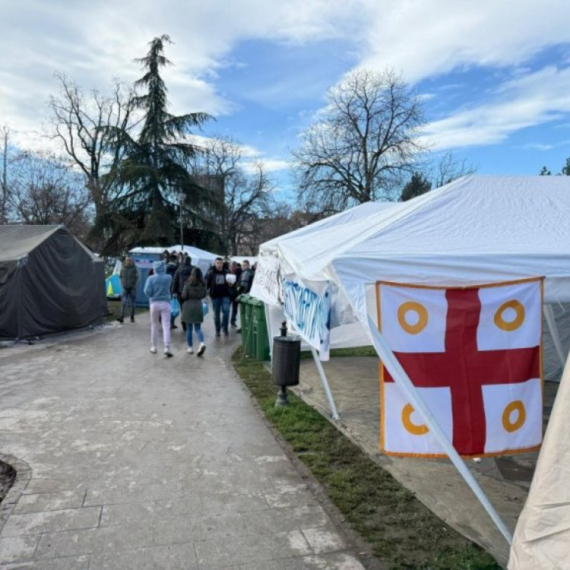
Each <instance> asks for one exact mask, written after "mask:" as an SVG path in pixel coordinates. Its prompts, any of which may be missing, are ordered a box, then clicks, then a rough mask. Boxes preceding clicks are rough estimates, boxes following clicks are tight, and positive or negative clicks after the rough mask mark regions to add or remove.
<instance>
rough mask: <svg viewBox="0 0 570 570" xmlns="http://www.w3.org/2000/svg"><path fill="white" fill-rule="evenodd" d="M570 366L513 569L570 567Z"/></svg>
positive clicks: (522, 520) (514, 551)
mask: <svg viewBox="0 0 570 570" xmlns="http://www.w3.org/2000/svg"><path fill="white" fill-rule="evenodd" d="M569 417H570V364H569V363H568V362H567V363H566V367H565V369H564V375H563V378H562V382H561V384H560V388H559V390H558V394H557V396H556V401H555V402H554V407H553V409H552V414H551V416H550V422H549V423H548V429H547V430H546V435H545V436H544V443H543V444H542V449H541V450H540V455H539V457H538V462H537V465H536V469H535V472H534V477H533V479H532V485H531V487H530V492H529V495H528V498H527V500H526V503H525V506H524V509H523V511H522V513H521V515H520V517H519V520H518V521H517V528H516V530H515V536H514V540H513V546H512V548H511V556H510V559H509V566H508V568H509V570H535V569H537V568H561V569H562V568H568V562H569V560H570V546H569V545H570V486H569V485H568V480H569V479H570V447H569V446H568V441H570V422H569V421H568V418H569Z"/></svg>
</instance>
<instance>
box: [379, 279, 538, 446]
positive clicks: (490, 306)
mask: <svg viewBox="0 0 570 570" xmlns="http://www.w3.org/2000/svg"><path fill="white" fill-rule="evenodd" d="M377 304H378V326H379V330H380V332H381V333H382V335H383V336H384V338H385V339H386V341H387V343H388V345H389V346H390V348H391V349H392V351H393V352H394V355H395V356H396V358H397V359H398V361H399V362H400V364H401V365H402V367H403V369H404V370H405V371H406V373H407V374H408V376H409V378H410V380H411V381H412V383H413V384H414V386H415V389H416V391H417V392H418V395H419V397H420V398H421V399H422V400H423V401H424V403H425V404H426V406H427V407H428V408H429V410H430V411H431V413H432V414H433V415H434V417H435V419H436V420H437V422H438V424H439V426H440V427H441V428H442V430H443V432H444V433H445V434H446V435H447V437H448V438H449V440H450V441H451V442H452V443H453V446H454V447H455V449H456V450H457V452H458V453H459V454H461V455H463V456H466V457H473V456H475V457H482V456H485V455H499V454H504V453H509V452H521V451H530V450H533V449H536V448H537V447H538V446H539V445H540V443H541V441H542V367H541V335H542V280H541V279H532V280H525V281H518V282H510V283H505V284H500V285H496V284H494V285H488V286H487V285H485V286H478V287H473V288H461V289H459V288H445V289H444V288H435V287H434V288H431V287H429V288H428V287H418V286H411V285H399V284H393V283H382V282H380V283H378V284H377ZM380 399H381V443H380V447H381V449H382V450H383V451H384V452H386V453H387V454H388V455H403V456H427V457H440V456H445V453H444V452H443V449H442V447H441V446H440V444H439V443H438V442H437V440H436V438H435V437H434V435H433V434H432V433H431V431H430V429H429V428H428V426H427V425H426V424H425V421H424V419H423V417H422V416H421V414H420V412H416V410H415V409H414V407H413V406H412V404H411V403H410V401H409V400H408V399H407V397H406V396H405V394H404V392H403V391H402V390H401V389H400V387H399V386H398V385H397V384H396V383H395V382H394V379H393V378H392V377H391V376H390V374H389V373H388V371H387V370H386V369H384V367H383V366H381V389H380Z"/></svg>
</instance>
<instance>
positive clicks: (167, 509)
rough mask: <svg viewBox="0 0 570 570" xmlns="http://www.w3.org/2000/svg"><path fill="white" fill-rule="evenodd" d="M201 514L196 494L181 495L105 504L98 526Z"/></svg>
mask: <svg viewBox="0 0 570 570" xmlns="http://www.w3.org/2000/svg"><path fill="white" fill-rule="evenodd" d="M202 514H203V510H202V503H201V501H200V497H199V496H198V495H191V496H188V497H181V498H178V499H176V500H173V501H151V502H149V503H147V502H144V503H128V504H118V505H105V506H104V507H103V513H102V515H101V522H100V526H102V527H103V526H111V525H120V524H132V523H134V522H136V521H139V520H144V519H147V518H152V519H159V518H163V519H166V520H168V519H169V518H171V517H177V516H180V515H193V516H196V517H199V516H201V515H202Z"/></svg>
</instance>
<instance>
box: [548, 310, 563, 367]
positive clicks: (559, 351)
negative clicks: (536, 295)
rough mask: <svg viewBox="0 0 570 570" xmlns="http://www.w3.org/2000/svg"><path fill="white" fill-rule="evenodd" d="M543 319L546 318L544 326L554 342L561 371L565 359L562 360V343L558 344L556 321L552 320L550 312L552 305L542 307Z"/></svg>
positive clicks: (558, 336)
mask: <svg viewBox="0 0 570 570" xmlns="http://www.w3.org/2000/svg"><path fill="white" fill-rule="evenodd" d="M544 317H545V318H546V325H547V326H548V330H549V332H550V336H551V337H552V341H553V342H554V348H555V349H556V353H557V354H558V358H560V362H561V363H562V370H564V367H565V366H566V359H565V358H564V349H563V348H562V343H561V342H560V335H559V334H558V327H557V326H556V319H555V318H554V311H553V310H552V305H544Z"/></svg>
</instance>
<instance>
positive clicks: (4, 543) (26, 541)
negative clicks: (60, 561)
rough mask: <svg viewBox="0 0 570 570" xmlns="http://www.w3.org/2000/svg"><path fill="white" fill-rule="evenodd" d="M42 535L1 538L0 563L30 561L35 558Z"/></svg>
mask: <svg viewBox="0 0 570 570" xmlns="http://www.w3.org/2000/svg"><path fill="white" fill-rule="evenodd" d="M39 540H40V535H39V534H36V535H27V536H17V537H14V538H0V561H1V562H20V561H26V560H30V559H31V558H33V556H34V552H35V551H36V547H37V546H38V541H39Z"/></svg>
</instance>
